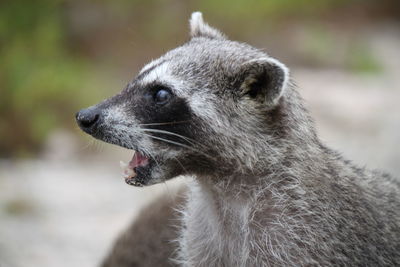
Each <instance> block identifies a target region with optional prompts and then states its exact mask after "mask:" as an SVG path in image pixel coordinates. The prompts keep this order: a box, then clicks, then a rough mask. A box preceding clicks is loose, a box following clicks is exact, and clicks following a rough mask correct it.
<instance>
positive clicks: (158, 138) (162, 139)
mask: <svg viewBox="0 0 400 267" xmlns="http://www.w3.org/2000/svg"><path fill="white" fill-rule="evenodd" d="M143 134H144V135H146V136H148V137H150V138H153V139H156V140H160V141H164V142H166V143H170V144H173V145H177V146H181V147H184V148H187V149H192V150H193V148H192V147H190V146H187V145H184V144H181V143H178V142H174V141H171V140H168V139H164V138H161V137H158V136H153V135H151V134H146V133H143Z"/></svg>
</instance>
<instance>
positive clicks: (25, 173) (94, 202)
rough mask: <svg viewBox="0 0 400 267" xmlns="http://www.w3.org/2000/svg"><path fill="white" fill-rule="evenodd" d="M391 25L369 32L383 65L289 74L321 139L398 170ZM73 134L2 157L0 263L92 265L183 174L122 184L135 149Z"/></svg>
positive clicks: (398, 42) (398, 89) (399, 41)
mask: <svg viewBox="0 0 400 267" xmlns="http://www.w3.org/2000/svg"><path fill="white" fill-rule="evenodd" d="M395 26H396V27H395ZM395 26H394V25H393V24H390V25H383V26H382V27H380V28H376V29H372V30H371V31H370V32H368V34H367V36H368V39H367V40H366V41H367V42H368V44H369V45H370V47H371V51H372V52H373V53H374V56H375V57H376V58H379V63H380V66H381V68H382V71H381V72H379V73H372V74H365V73H364V74H363V73H358V72H350V71H341V70H340V68H322V69H319V68H314V69H311V68H304V67H299V66H298V67H296V68H294V69H292V75H293V78H294V80H295V81H296V83H297V84H298V86H299V88H300V91H301V93H302V95H303V96H304V98H305V99H306V101H307V103H308V107H309V109H310V111H311V113H312V115H313V116H314V118H315V120H316V124H317V128H318V130H319V132H320V135H321V137H322V139H323V140H325V141H326V142H327V143H328V144H329V145H330V146H331V147H333V148H336V149H338V150H340V151H342V152H343V154H344V155H345V157H347V158H350V159H352V160H354V161H355V162H356V163H358V164H360V165H367V166H368V167H370V168H381V169H384V170H387V171H389V172H391V173H392V174H394V175H396V176H398V177H400V164H399V163H400V149H399V148H400V147H399V144H398V142H399V140H400V105H399V104H398V101H399V99H400V60H399V58H400V50H399V49H398V48H399V47H400V31H399V27H397V25H395ZM267 51H268V49H267ZM78 135H80V133H78V131H76V132H74V133H70V132H65V131H55V132H53V133H52V135H51V136H50V138H49V139H48V140H47V144H46V146H45V149H44V151H43V152H42V153H41V156H40V157H38V158H37V159H25V160H22V159H20V160H11V159H3V160H1V161H0V266H1V267H25V266H42V267H52V266H60V267H64V266H65V267H67V266H82V267H85V266H88V267H90V266H95V265H96V264H97V263H98V262H99V261H100V260H101V258H102V257H103V255H104V254H105V253H106V251H107V249H108V248H109V247H110V246H111V244H112V241H113V240H114V239H115V237H116V235H117V234H118V233H119V232H120V231H121V230H122V229H123V228H124V227H126V226H127V225H128V224H129V222H130V221H131V220H132V218H134V216H135V215H136V214H137V212H138V210H139V209H140V208H141V207H143V205H145V204H146V203H148V202H149V201H150V200H151V199H153V198H154V197H155V196H157V195H158V194H160V193H167V194H173V191H174V190H175V188H176V186H177V184H179V183H181V182H182V181H172V182H168V183H167V184H162V185H158V186H153V187H150V188H144V189H138V188H134V187H131V186H128V185H126V184H125V183H124V182H123V179H122V178H121V175H120V170H119V166H118V165H119V164H118V162H119V160H120V159H123V160H125V161H126V160H127V159H129V158H130V157H131V152H129V151H126V150H123V149H121V148H117V147H114V146H110V145H99V143H97V142H96V143H94V144H92V143H91V142H92V141H87V143H89V145H87V146H82V145H81V142H80V141H79V140H76V137H77V136H78ZM87 140H91V139H89V138H87Z"/></svg>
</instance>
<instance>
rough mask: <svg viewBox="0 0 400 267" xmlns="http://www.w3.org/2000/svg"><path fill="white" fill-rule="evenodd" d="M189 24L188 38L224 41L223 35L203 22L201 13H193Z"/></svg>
mask: <svg viewBox="0 0 400 267" xmlns="http://www.w3.org/2000/svg"><path fill="white" fill-rule="evenodd" d="M189 24H190V36H191V37H192V38H194V37H206V38H210V39H226V37H225V36H224V34H223V33H221V32H220V31H219V30H217V29H215V28H213V27H211V26H209V25H208V24H207V23H205V22H204V20H203V14H201V12H193V13H192V16H191V17H190V20H189Z"/></svg>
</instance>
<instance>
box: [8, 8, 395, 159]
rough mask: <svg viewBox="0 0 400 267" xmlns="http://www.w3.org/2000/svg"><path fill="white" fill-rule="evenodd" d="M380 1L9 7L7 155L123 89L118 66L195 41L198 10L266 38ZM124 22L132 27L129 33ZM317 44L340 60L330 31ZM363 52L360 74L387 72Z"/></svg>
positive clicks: (355, 63) (357, 65)
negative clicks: (193, 18)
mask: <svg viewBox="0 0 400 267" xmlns="http://www.w3.org/2000/svg"><path fill="white" fill-rule="evenodd" d="M393 1H394V0H382V1H381V3H382V2H385V3H387V2H389V3H393ZM376 2H377V1H374V0H363V1H362V0H297V1H293V0H234V1H232V0H219V1H214V0H203V1H200V0H187V1H179V0H173V1H166V0H148V1H145V0H114V1H106V0H98V1H89V0H82V1H78V0H8V1H7V0H5V1H1V2H0V157H4V156H6V157H9V156H29V155H34V154H35V153H36V152H38V151H40V149H41V147H42V145H43V143H44V141H45V140H46V137H47V136H48V134H49V132H50V131H51V130H52V129H55V128H59V127H64V128H73V127H76V126H75V123H74V113H75V112H76V111H77V110H79V109H80V108H82V107H85V106H88V105H91V104H94V103H96V102H98V101H99V100H100V99H102V98H104V97H105V96H106V95H110V94H111V93H112V91H115V90H116V89H118V88H116V87H119V86H120V84H118V83H120V82H121V80H123V79H120V78H119V77H118V76H117V75H116V73H118V72H119V71H118V70H117V69H118V67H119V68H120V69H121V68H123V67H122V66H117V65H118V64H119V65H124V64H125V69H128V67H129V68H133V69H134V68H138V67H139V66H138V64H136V63H132V62H131V61H130V60H133V59H136V60H137V61H139V62H141V61H143V62H144V61H147V60H149V59H150V58H149V57H147V55H150V54H151V55H152V56H154V55H157V53H158V52H161V51H163V50H164V49H165V48H168V47H173V46H175V45H176V44H177V43H178V41H179V42H180V40H183V36H184V35H183V33H182V31H185V33H184V34H185V36H186V28H187V26H186V21H187V18H188V16H189V14H190V12H192V11H195V10H201V11H203V12H204V13H205V16H206V19H207V20H208V19H209V20H210V21H211V22H215V21H217V23H218V25H221V28H222V29H224V30H225V29H226V30H227V32H228V33H235V34H236V33H246V34H248V35H252V36H257V35H259V34H260V33H261V31H263V32H262V34H263V35H266V32H268V31H269V30H274V29H273V28H274V27H276V26H277V25H279V24H280V23H289V24H290V23H292V25H295V24H296V23H297V22H299V21H309V20H312V19H313V18H314V19H315V20H316V21H320V20H321V19H322V17H323V16H324V15H325V14H331V15H332V13H333V14H334V16H332V17H335V16H336V14H335V12H336V11H335V10H338V9H340V8H343V7H346V6H353V7H354V5H356V7H357V4H359V3H363V4H364V5H365V3H376ZM357 9H358V7H357ZM332 10H333V11H332ZM329 12H331V13H329ZM244 22H245V23H244ZM317 24H318V23H317ZM121 25H124V26H123V27H125V29H126V28H128V30H124V29H122V30H121V29H120V28H121ZM127 25H130V26H129V27H128V26H127ZM322 29H323V28H322ZM185 38H186V37H185ZM307 42H308V46H306V48H305V49H303V51H305V52H304V54H305V55H307V49H308V51H309V52H310V53H309V55H310V58H311V56H312V57H314V58H317V59H318V58H321V59H324V58H329V57H330V54H329V51H332V50H331V49H333V46H332V43H333V42H332V41H331V40H330V36H329V35H328V34H326V33H325V32H324V30H319V31H316V32H314V33H313V34H312V35H311V37H310V38H309V40H308V41H307ZM125 43H128V45H125ZM307 47H308V48H307ZM354 47H355V48H354V49H355V51H357V52H356V53H352V55H353V56H352V57H351V58H350V59H349V62H348V64H349V66H350V67H351V68H353V69H360V70H368V71H371V70H372V71H373V70H376V69H377V68H378V65H377V64H376V62H375V61H374V59H373V58H372V57H370V55H369V51H368V49H367V48H366V47H361V49H359V48H360V47H359V46H354ZM154 51H157V52H154ZM113 64H115V66H114V67H109V65H113ZM105 66H107V67H105ZM104 68H106V69H107V71H105V70H104ZM110 70H111V71H110ZM116 81H118V82H116ZM111 88H113V89H111ZM109 89H110V90H109Z"/></svg>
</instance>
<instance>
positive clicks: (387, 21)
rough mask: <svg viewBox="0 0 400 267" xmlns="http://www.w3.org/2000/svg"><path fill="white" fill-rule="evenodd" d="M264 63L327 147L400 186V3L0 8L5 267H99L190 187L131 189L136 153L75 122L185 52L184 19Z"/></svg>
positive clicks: (254, 0) (276, 0)
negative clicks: (135, 227) (151, 211)
mask: <svg viewBox="0 0 400 267" xmlns="http://www.w3.org/2000/svg"><path fill="white" fill-rule="evenodd" d="M197 10H199V11H202V12H203V15H204V17H205V20H206V21H207V22H209V23H210V24H211V25H213V26H216V27H217V28H219V29H221V30H222V31H223V32H225V33H226V34H227V35H228V36H229V37H230V38H231V39H235V40H240V41H244V42H248V43H250V44H252V45H254V46H257V47H259V48H262V49H265V51H267V52H268V53H269V54H270V55H272V56H274V57H276V58H278V59H280V60H281V61H282V62H284V63H285V64H286V65H288V66H289V67H290V68H291V70H292V77H293V79H294V81H295V82H296V84H297V85H298V86H299V88H300V89H299V90H300V91H301V93H302V95H303V96H304V98H305V99H306V101H307V103H308V107H309V109H310V111H311V113H312V115H313V116H314V117H315V120H316V123H317V128H318V131H319V132H320V135H321V137H322V139H323V140H325V141H326V142H327V143H328V144H329V145H330V146H332V147H334V148H337V149H339V150H340V151H342V152H343V154H344V156H345V157H348V158H351V159H353V160H354V161H355V162H357V163H358V164H359V165H362V166H363V165H368V166H369V167H371V168H381V169H385V170H387V171H388V172H390V173H392V174H394V175H396V176H399V177H400V149H399V148H400V146H399V140H400V105H399V104H398V102H399V100H400V49H399V48H400V2H399V1H397V0H298V1H289V0H236V1H232V0H229V1H228V0H220V1H215V0H214V1H212V0H204V1H200V0H189V1H178V0H172V1H165V0H147V1H144V0H143V1H141V0H113V1H105V0H98V1H88V0H81V1H78V0H36V1H32V0H10V1H7V0H5V1H4V0H3V1H1V2H0V266H1V267H20V266H21V267H22V266H44V267H46V266H49V267H50V266H96V265H97V264H98V263H99V262H100V260H101V259H102V257H103V255H104V254H105V253H106V251H107V250H108V249H109V248H110V246H111V245H112V242H113V240H114V239H115V237H116V236H117V234H118V233H119V232H120V231H122V230H123V229H124V228H126V227H127V226H128V224H129V222H130V221H131V219H132V218H134V217H135V215H136V214H137V212H138V210H139V209H140V208H141V207H142V206H143V205H144V204H146V203H148V201H150V200H151V199H152V198H154V197H155V196H157V195H158V194H161V193H167V194H173V191H174V190H175V188H176V187H177V185H179V184H180V183H181V182H182V181H179V180H176V181H172V182H168V183H167V184H162V185H158V186H153V187H150V188H145V189H137V188H133V187H130V186H128V185H126V184H125V183H124V182H123V179H122V177H121V175H120V170H119V166H118V162H119V160H121V159H122V160H125V161H128V160H129V158H130V157H131V156H132V155H131V154H132V153H131V152H129V151H126V150H124V149H122V148H118V147H115V146H111V145H106V144H102V143H100V142H98V141H95V140H93V139H92V138H90V137H88V136H85V135H84V134H83V133H81V132H80V131H79V130H78V128H77V126H76V125H75V120H74V114H75V112H76V111H78V110H79V109H81V108H83V107H87V106H90V105H92V104H95V103H97V102H98V101H100V100H102V99H104V98H106V97H109V96H111V95H113V94H115V93H116V92H118V91H119V90H121V89H122V88H123V87H124V86H125V84H126V83H127V82H128V81H129V80H131V79H132V78H133V77H134V76H135V74H136V73H137V72H138V70H139V69H140V68H141V67H142V66H143V65H144V64H145V63H146V62H148V61H150V60H151V59H153V58H157V57H158V56H160V55H161V54H162V53H164V52H165V51H167V50H169V49H171V48H174V47H176V46H177V45H179V44H182V43H183V42H185V41H186V40H188V23H187V21H188V18H189V16H190V14H191V12H193V11H197Z"/></svg>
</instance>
